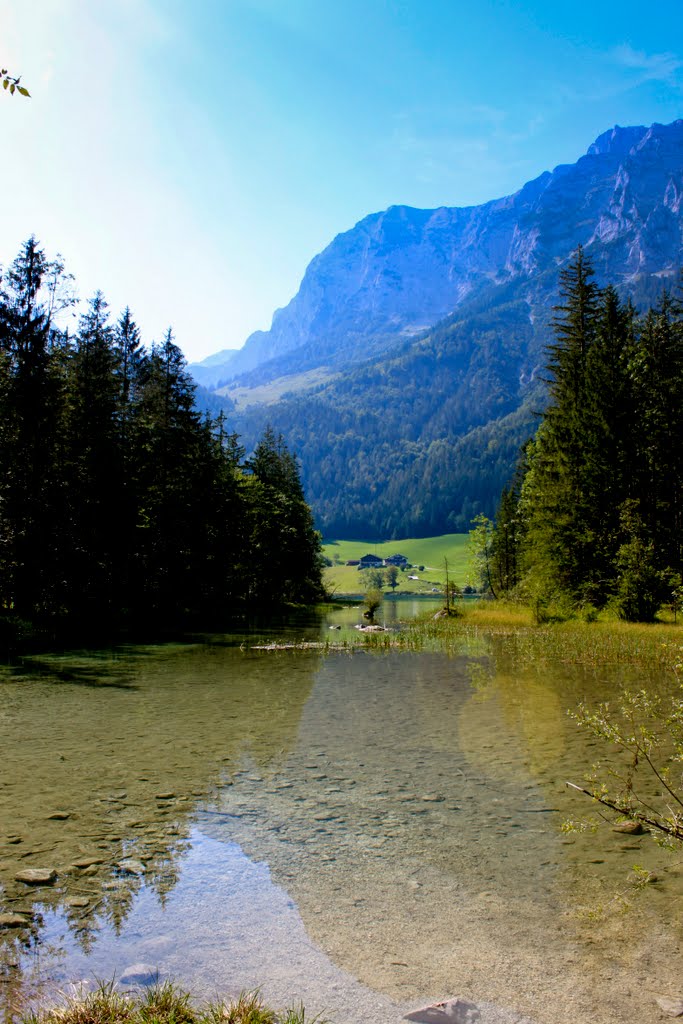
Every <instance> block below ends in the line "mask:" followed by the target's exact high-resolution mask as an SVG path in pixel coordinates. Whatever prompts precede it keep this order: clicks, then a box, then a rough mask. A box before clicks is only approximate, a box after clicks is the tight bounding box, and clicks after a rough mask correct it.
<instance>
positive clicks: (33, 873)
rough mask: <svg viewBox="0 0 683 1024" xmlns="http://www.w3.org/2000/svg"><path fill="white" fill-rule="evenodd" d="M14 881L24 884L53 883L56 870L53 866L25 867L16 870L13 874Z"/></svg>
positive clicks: (55, 877)
mask: <svg viewBox="0 0 683 1024" xmlns="http://www.w3.org/2000/svg"><path fill="white" fill-rule="evenodd" d="M14 880H15V882H23V883H24V885H54V884H55V882H56V881H57V872H56V871H55V869H54V868H25V870H24V871H18V872H17V874H16V875H15V876H14Z"/></svg>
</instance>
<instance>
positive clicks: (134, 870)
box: [118, 858, 145, 875]
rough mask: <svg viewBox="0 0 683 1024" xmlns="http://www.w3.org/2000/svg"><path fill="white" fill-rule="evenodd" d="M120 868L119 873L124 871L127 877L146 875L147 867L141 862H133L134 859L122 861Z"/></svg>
mask: <svg viewBox="0 0 683 1024" xmlns="http://www.w3.org/2000/svg"><path fill="white" fill-rule="evenodd" d="M118 867H119V871H123V872H124V874H126V875H144V873H145V865H144V864H143V863H142V862H141V861H139V860H132V858H129V859H128V860H120V861H119V864H118Z"/></svg>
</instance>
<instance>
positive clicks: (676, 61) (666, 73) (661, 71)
mask: <svg viewBox="0 0 683 1024" xmlns="http://www.w3.org/2000/svg"><path fill="white" fill-rule="evenodd" d="M610 56H611V57H612V60H613V61H614V62H615V63H617V64H619V65H621V67H623V68H627V69H628V70H630V71H633V72H635V73H636V75H637V80H638V83H641V82H666V83H667V84H668V85H674V84H676V83H677V79H678V72H679V71H680V70H681V68H683V60H682V59H681V58H680V57H678V56H677V55H676V54H675V53H645V52H644V51H643V50H634V49H633V47H632V46H630V45H629V44H628V43H625V44H623V45H622V46H617V47H615V49H614V50H612V51H611V54H610Z"/></svg>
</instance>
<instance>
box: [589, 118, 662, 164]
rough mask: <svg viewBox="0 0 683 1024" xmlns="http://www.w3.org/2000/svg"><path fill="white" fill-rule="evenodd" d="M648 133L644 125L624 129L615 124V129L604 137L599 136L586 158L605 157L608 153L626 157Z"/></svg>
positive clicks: (609, 130)
mask: <svg viewBox="0 0 683 1024" xmlns="http://www.w3.org/2000/svg"><path fill="white" fill-rule="evenodd" d="M647 132H648V129H647V128H646V127H645V126H644V125H635V126H633V127H631V128H622V127H620V125H618V124H615V126H614V128H609V129H608V130H607V131H606V132H603V133H602V135H598V137H597V139H596V140H595V142H594V143H593V144H592V145H591V146H589V147H588V150H587V152H586V156H603V155H604V154H606V153H611V154H615V155H617V156H626V154H627V153H629V152H630V151H631V150H632V149H633V147H634V146H637V145H638V143H639V142H640V141H641V140H642V139H643V137H644V136H645V135H646V134H647Z"/></svg>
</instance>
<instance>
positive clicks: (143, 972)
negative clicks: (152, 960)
mask: <svg viewBox="0 0 683 1024" xmlns="http://www.w3.org/2000/svg"><path fill="white" fill-rule="evenodd" d="M120 980H121V984H122V985H156V983H157V981H158V980H159V968H158V967H152V966H151V965H150V964H131V966H130V967H126V969H125V970H124V972H123V974H122V975H121V979H120Z"/></svg>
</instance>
